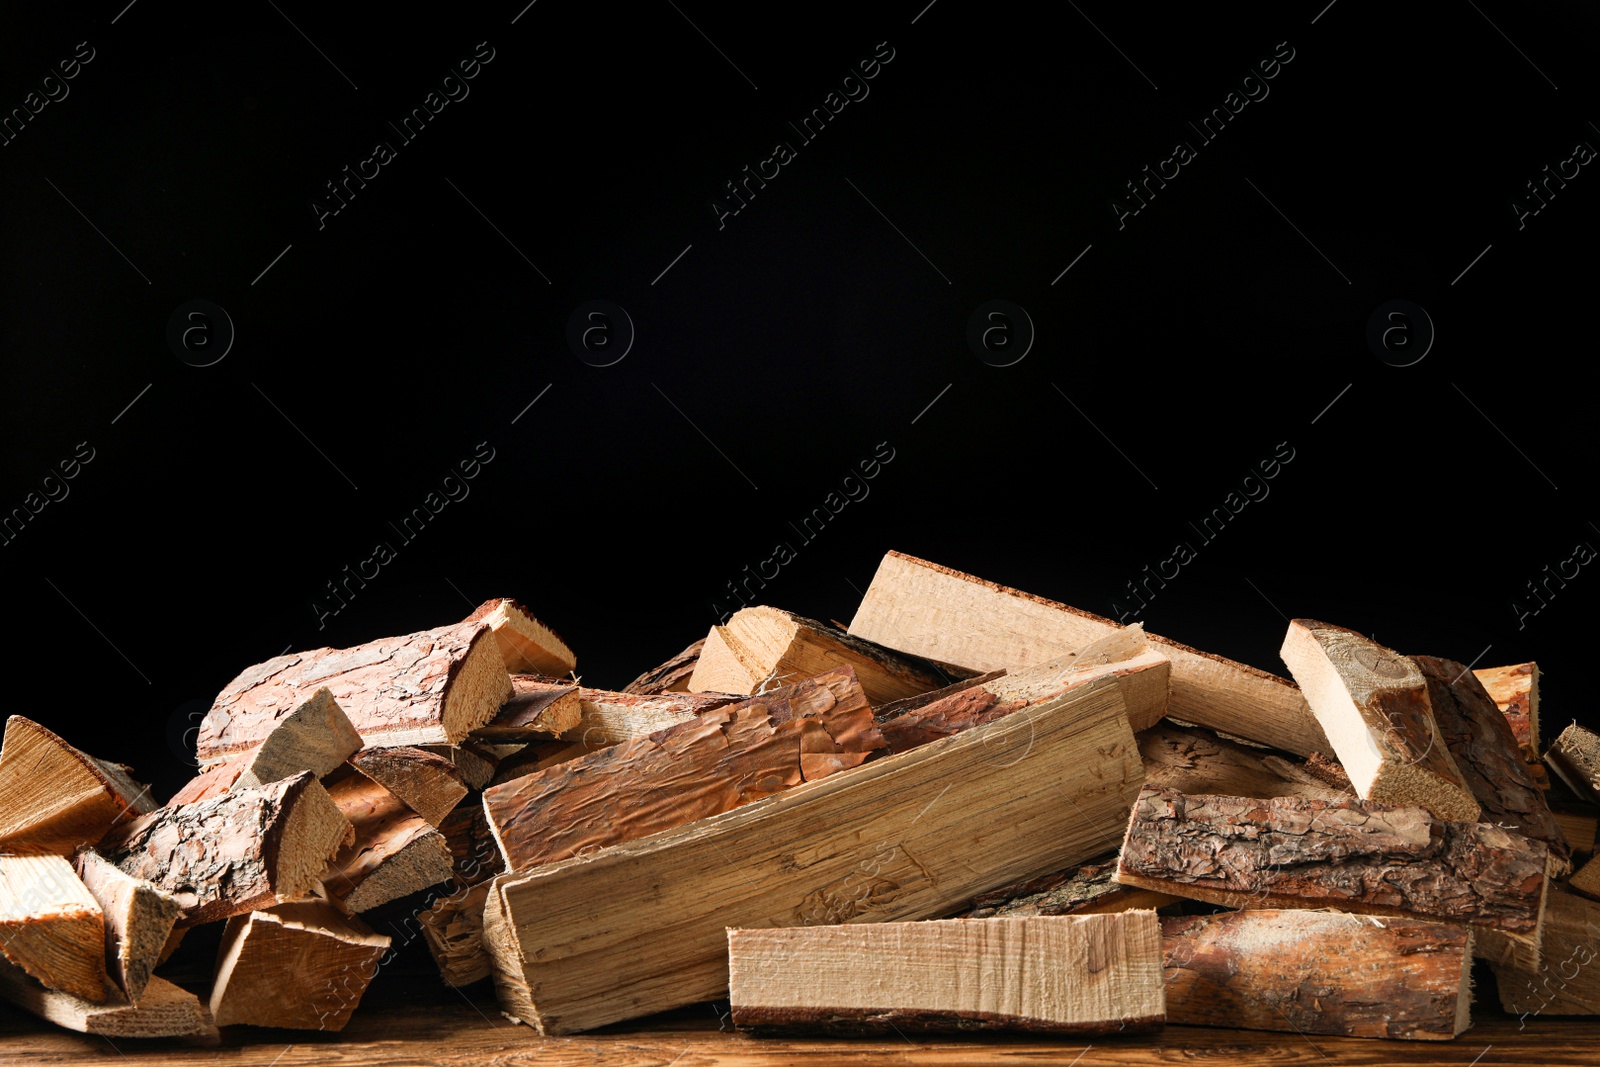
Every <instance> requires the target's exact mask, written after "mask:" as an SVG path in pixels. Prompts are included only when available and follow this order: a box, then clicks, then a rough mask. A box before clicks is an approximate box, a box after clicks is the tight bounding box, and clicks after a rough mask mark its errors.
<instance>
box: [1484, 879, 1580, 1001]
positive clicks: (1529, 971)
mask: <svg viewBox="0 0 1600 1067" xmlns="http://www.w3.org/2000/svg"><path fill="white" fill-rule="evenodd" d="M1597 946H1600V903H1596V902H1595V901H1592V900H1585V899H1584V898H1583V897H1580V896H1578V895H1576V894H1574V893H1568V892H1566V891H1565V890H1564V889H1563V888H1562V887H1560V886H1558V885H1557V886H1551V887H1550V901H1549V903H1548V904H1547V905H1546V906H1545V913H1544V937H1543V941H1542V942H1541V946H1540V947H1541V951H1540V953H1539V959H1537V960H1530V959H1528V958H1527V957H1526V956H1523V957H1520V958H1514V959H1505V960H1490V961H1489V966H1490V967H1491V968H1493V970H1494V974H1495V984H1496V985H1497V986H1498V987H1499V991H1500V1006H1501V1007H1502V1008H1503V1009H1505V1010H1506V1011H1510V1012H1516V1013H1518V1014H1519V1015H1521V1016H1522V1017H1523V1019H1524V1020H1526V1019H1527V1017H1528V1016H1530V1015H1542V1014H1549V1015H1600V968H1596V967H1594V966H1591V961H1593V960H1594V958H1595V955H1596V953H1597V951H1600V948H1597Z"/></svg>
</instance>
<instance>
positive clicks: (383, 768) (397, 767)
mask: <svg viewBox="0 0 1600 1067" xmlns="http://www.w3.org/2000/svg"><path fill="white" fill-rule="evenodd" d="M350 766H352V767H354V768H355V769H356V770H358V771H360V772H361V773H362V774H364V775H366V776H367V777H368V778H371V779H372V780H373V781H374V782H377V783H378V784H379V785H381V786H383V787H384V788H385V789H387V790H388V791H389V792H391V793H393V794H394V795H395V796H397V797H399V798H400V799H401V800H402V801H404V802H405V804H406V805H407V806H408V807H410V808H411V810H412V811H414V812H416V813H417V814H418V815H421V816H422V817H423V818H424V819H427V820H428V822H429V823H430V824H431V825H433V826H438V825H439V824H441V823H442V822H444V818H445V816H446V815H449V814H450V812H451V811H452V810H454V808H455V806H456V805H457V804H459V803H461V798H462V797H464V796H466V795H467V784H466V782H465V781H463V780H462V776H461V772H460V771H459V770H458V769H457V768H456V765H455V764H453V763H451V762H450V761H449V760H447V759H445V758H444V757H443V756H438V755H435V754H434V753H432V752H424V751H422V749H420V748H369V749H367V750H366V751H364V752H358V753H357V754H356V755H354V756H352V757H350Z"/></svg>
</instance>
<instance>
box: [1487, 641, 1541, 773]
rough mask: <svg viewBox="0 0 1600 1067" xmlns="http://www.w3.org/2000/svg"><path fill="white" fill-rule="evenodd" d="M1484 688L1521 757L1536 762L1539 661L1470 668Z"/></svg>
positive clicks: (1537, 753) (1537, 751)
mask: <svg viewBox="0 0 1600 1067" xmlns="http://www.w3.org/2000/svg"><path fill="white" fill-rule="evenodd" d="M1472 673H1473V674H1476V675H1477V676H1478V681H1480V682H1482V683H1483V687H1484V689H1485V690H1487V691H1488V693H1489V696H1490V698H1491V699H1492V700H1493V701H1494V702H1495V706H1496V707H1498V708H1499V709H1500V712H1501V714H1503V715H1504V716H1505V717H1506V722H1508V723H1510V725H1511V732H1512V734H1514V735H1515V736H1516V739H1517V744H1518V745H1520V746H1522V752H1523V756H1524V758H1526V759H1527V761H1528V762H1530V763H1537V762H1539V752H1540V751H1541V749H1542V748H1543V746H1542V745H1541V744H1540V743H1539V665H1538V664H1537V663H1518V664H1515V665H1513V666H1510V667H1481V668H1479V669H1478V670H1475V671H1473V672H1472Z"/></svg>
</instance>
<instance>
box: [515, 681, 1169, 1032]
mask: <svg viewBox="0 0 1600 1067" xmlns="http://www.w3.org/2000/svg"><path fill="white" fill-rule="evenodd" d="M1142 778H1143V768H1142V767H1141V765H1140V763H1139V758H1138V751H1137V749H1136V747H1135V745H1134V740H1133V734H1132V731H1131V730H1129V728H1128V715H1127V711H1126V710H1125V708H1124V707H1123V701H1122V695H1121V690H1120V689H1119V688H1118V685H1117V682H1116V681H1115V679H1112V678H1106V679H1102V680H1099V681H1096V682H1091V683H1088V684H1086V685H1083V686H1079V687H1077V688H1075V689H1071V690H1068V691H1066V692H1064V693H1061V694H1060V695H1058V696H1056V697H1053V698H1050V699H1046V700H1042V701H1040V702H1039V703H1037V704H1033V705H1030V706H1029V707H1026V708H1023V709H1021V710H1019V711H1016V712H1013V713H1012V714H1010V715H1007V716H1005V717H1003V718H1000V719H997V720H995V721H993V722H990V723H988V724H986V725H984V726H979V727H977V728H975V729H972V730H968V731H965V732H963V733H960V734H957V735H955V736H952V737H947V738H944V739H942V740H939V741H935V742H933V743H931V744H928V745H924V746H922V747H920V748H917V749H913V750H912V751H910V752H904V753H901V754H899V755H896V756H890V757H887V758H885V759H880V760H875V761H873V762H870V763H868V764H866V765H864V766H862V767H858V768H856V769H854V770H851V771H847V772H845V773H842V774H835V775H830V776H829V777H827V778H824V779H823V780H821V781H818V782H812V783H808V784H806V785H805V786H804V787H802V788H800V789H796V790H793V791H789V792H786V793H782V794H778V795H776V796H771V797H767V798H766V799H764V800H759V801H757V802H755V803H753V804H748V805H745V806H743V807H741V808H737V809H735V810H733V811H729V812H724V813H723V814H721V815H718V816H715V817H713V818H710V819H702V820H699V821H697V822H694V823H691V824H689V825H687V826H682V827H679V828H677V829H674V830H668V831H666V832H664V833H658V834H653V835H651V836H650V837H648V838H645V839H643V840H641V841H636V842H630V843H627V844H623V845H619V846H616V847H613V848H607V849H604V850H602V851H600V852H598V853H595V854H593V855H589V856H578V857H574V858H572V859H568V860H564V861H562V862H560V863H555V864H549V865H546V866H543V867H539V868H536V869H534V870H532V871H529V872H526V873H521V874H506V875H500V876H498V877H497V878H496V879H495V881H494V882H493V883H492V886H493V888H492V889H491V890H490V892H489V900H488V905H487V907H486V909H485V916H484V925H485V931H484V939H485V942H486V944H487V945H488V947H489V950H490V954H491V956H492V957H493V958H494V961H495V983H496V987H497V990H498V991H499V993H500V997H501V1004H502V1007H503V1008H504V1010H506V1011H507V1012H509V1013H511V1014H513V1015H515V1016H516V1017H518V1018H521V1019H523V1020H525V1021H527V1022H529V1023H532V1024H533V1025H535V1026H537V1027H539V1029H540V1031H541V1032H542V1033H572V1032H575V1031H579V1030H584V1029H589V1028H592V1027H595V1026H602V1025H605V1024H606V1023H610V1022H617V1021H619V1020H622V1019H629V1018H635V1017H638V1016H642V1015H648V1014H651V1013H653V1012H657V1011H663V1010H666V1009H668V1008H674V1007H679V1006H682V1005H684V1004H690V1003H694V1002H696V1001H700V1000H706V999H709V998H712V997H715V996H718V995H719V994H721V993H722V992H723V991H724V990H726V988H727V981H728V970H727V967H728V963H727V935H726V932H725V931H726V928H727V927H730V926H737V927H766V926H792V925H797V924H821V923H841V922H872V921H877V922H887V921H894V920H900V919H920V918H937V917H939V916H941V915H948V914H951V913H952V912H954V911H956V910H959V909H960V908H961V907H962V906H963V905H964V904H965V903H966V901H968V900H969V899H970V898H971V897H972V896H973V894H975V893H981V892H984V891H985V890H989V889H993V888H995V887H997V886H1001V885H1006V884H1009V883H1011V882H1015V881H1017V880H1019V879H1024V878H1032V877H1037V876H1039V875H1042V874H1048V873H1049V872H1051V871H1056V870H1060V869H1061V868H1063V867H1065V866H1068V865H1071V864H1074V863H1079V862H1082V861H1084V860H1087V859H1089V858H1091V857H1093V856H1097V855H1099V854H1101V853H1102V852H1104V851H1106V850H1107V849H1108V848H1111V847H1114V846H1115V844H1116V841H1117V839H1118V836H1119V834H1120V830H1121V822H1122V820H1123V818H1124V815H1125V813H1126V811H1127V809H1128V805H1129V804H1131V803H1132V802H1133V800H1134V798H1135V796H1136V795H1137V793H1138V787H1139V783H1140V781H1141V779H1142ZM619 991H622V992H621V993H620V994H619Z"/></svg>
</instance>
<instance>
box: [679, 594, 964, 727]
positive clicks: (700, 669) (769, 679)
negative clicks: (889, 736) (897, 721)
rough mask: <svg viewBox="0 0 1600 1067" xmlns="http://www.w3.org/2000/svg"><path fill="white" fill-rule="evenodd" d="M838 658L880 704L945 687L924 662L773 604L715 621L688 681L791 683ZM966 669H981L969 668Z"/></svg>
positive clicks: (719, 689) (726, 688)
mask: <svg viewBox="0 0 1600 1067" xmlns="http://www.w3.org/2000/svg"><path fill="white" fill-rule="evenodd" d="M841 663H848V664H849V665H850V666H852V667H854V668H855V671H856V677H858V678H860V679H861V688H862V689H864V690H866V693H867V699H868V700H869V701H871V702H872V703H874V704H882V703H886V702H888V701H891V700H899V699H901V698H903V697H910V696H916V695H917V694H919V693H926V692H929V691H930V690H934V689H938V688H940V687H941V686H944V685H947V684H949V682H950V679H949V678H948V677H946V676H945V675H943V674H941V673H939V672H938V670H937V669H936V668H935V667H934V666H933V665H932V664H929V663H925V662H921V661H917V660H912V659H908V658H906V657H904V656H902V655H900V654H899V653H897V652H894V651H891V650H890V649H887V648H884V647H882V646H880V645H876V644H874V643H872V642H871V641H868V640H864V639H862V638H860V637H856V636H852V635H851V634H849V633H846V632H845V631H843V630H837V629H835V628H834V627H832V626H829V625H828V624H826V623H821V622H817V621H815V620H814V619H803V618H801V617H800V616H798V615H794V614H791V613H790V612H787V611H780V610H779V609H777V608H769V607H755V608H741V609H740V610H739V611H736V612H734V613H733V616H732V617H731V618H729V619H728V622H727V624H726V625H724V626H714V627H712V628H711V633H710V634H709V635H708V636H707V637H706V643H705V645H704V647H702V648H701V650H700V660H699V662H698V663H696V664H695V668H694V674H693V675H692V676H691V677H690V679H689V689H690V690H691V691H692V692H696V693H755V692H758V691H759V690H760V689H761V688H762V687H763V686H764V685H770V684H776V685H789V684H793V683H794V682H797V681H799V680H800V679H802V678H810V677H812V676H814V675H817V674H821V673H822V672H823V671H826V670H830V669H832V668H834V667H836V666H838V665H839V664H841ZM970 673H974V674H976V673H980V672H977V671H973V672H970Z"/></svg>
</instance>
